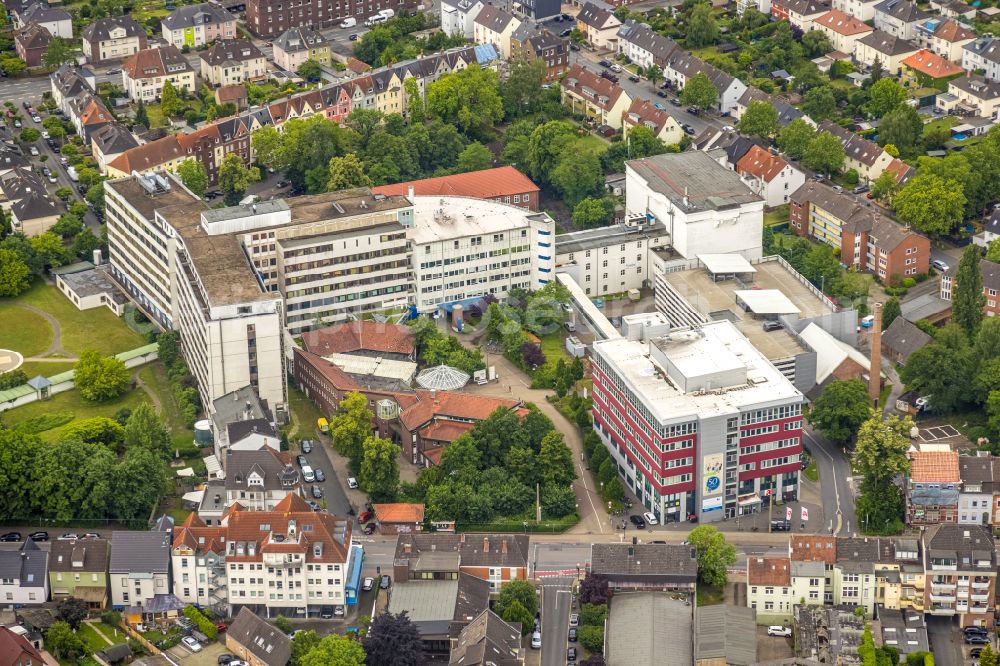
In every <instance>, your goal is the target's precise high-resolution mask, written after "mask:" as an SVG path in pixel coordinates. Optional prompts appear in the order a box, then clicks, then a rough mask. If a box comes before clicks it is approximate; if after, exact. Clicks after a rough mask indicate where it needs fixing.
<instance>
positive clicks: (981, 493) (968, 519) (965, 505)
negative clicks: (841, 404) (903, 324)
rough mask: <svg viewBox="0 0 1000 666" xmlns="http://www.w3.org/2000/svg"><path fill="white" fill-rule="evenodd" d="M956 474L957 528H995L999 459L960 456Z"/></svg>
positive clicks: (981, 455) (999, 493)
mask: <svg viewBox="0 0 1000 666" xmlns="http://www.w3.org/2000/svg"><path fill="white" fill-rule="evenodd" d="M898 319H902V317H898ZM893 323H894V324H895V323H896V322H895V321H894V322H893ZM958 474H959V477H960V478H961V481H962V483H961V486H960V490H959V494H958V524H959V525H994V524H996V520H995V514H996V513H997V509H998V508H1000V501H996V500H995V499H994V498H995V497H998V496H1000V458H997V457H995V456H991V455H990V454H989V453H988V452H986V451H978V452H977V455H974V456H959V457H958Z"/></svg>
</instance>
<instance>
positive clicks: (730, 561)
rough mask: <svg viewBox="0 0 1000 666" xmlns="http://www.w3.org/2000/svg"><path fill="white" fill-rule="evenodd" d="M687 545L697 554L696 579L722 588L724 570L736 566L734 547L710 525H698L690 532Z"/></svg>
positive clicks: (724, 575)
mask: <svg viewBox="0 0 1000 666" xmlns="http://www.w3.org/2000/svg"><path fill="white" fill-rule="evenodd" d="M688 543H690V544H691V545H692V546H694V547H695V550H696V551H697V553H698V578H700V579H701V581H702V582H703V583H705V584H707V585H712V586H714V587H724V586H725V585H726V581H727V577H726V568H727V567H731V566H732V565H734V564H736V547H735V546H733V545H732V544H730V543H727V542H726V537H725V535H724V534H722V532H720V531H719V530H718V529H716V528H715V527H713V526H712V525H699V526H698V527H696V528H694V529H693V530H691V533H690V534H689V535H688Z"/></svg>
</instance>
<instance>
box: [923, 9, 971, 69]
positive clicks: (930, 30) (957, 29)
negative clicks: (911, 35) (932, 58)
mask: <svg viewBox="0 0 1000 666" xmlns="http://www.w3.org/2000/svg"><path fill="white" fill-rule="evenodd" d="M915 32H916V42H917V44H918V45H919V46H920V47H921V48H925V49H927V50H929V51H932V52H934V53H936V54H938V55H939V56H941V57H942V58H944V59H945V60H950V61H952V62H961V61H962V56H963V54H964V52H965V50H964V47H965V46H966V45H967V44H969V43H970V42H972V41H973V40H975V38H976V33H975V31H973V30H972V28H970V27H968V26H967V25H965V24H963V23H960V22H958V21H956V20H955V19H942V18H939V17H935V18H931V19H927V20H926V21H922V22H920V23H918V24H917V26H916V29H915Z"/></svg>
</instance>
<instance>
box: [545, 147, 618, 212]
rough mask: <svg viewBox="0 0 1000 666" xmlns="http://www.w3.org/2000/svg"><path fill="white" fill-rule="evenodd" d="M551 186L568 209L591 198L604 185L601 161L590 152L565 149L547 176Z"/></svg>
mask: <svg viewBox="0 0 1000 666" xmlns="http://www.w3.org/2000/svg"><path fill="white" fill-rule="evenodd" d="M549 181H550V182H551V184H552V186H553V187H555V188H556V190H558V191H559V194H561V195H562V198H563V201H565V202H566V205H567V206H569V207H570V208H572V207H574V206H576V204H578V203H579V202H580V201H582V200H584V199H586V198H587V197H593V196H594V195H596V194H598V193H599V192H600V191H601V188H602V187H603V185H604V173H603V172H602V171H601V161H600V159H599V158H598V157H597V155H595V154H594V153H593V152H592V151H585V152H583V153H578V152H576V151H574V150H572V149H565V150H563V152H562V155H560V157H559V162H558V163H557V164H556V168H555V169H553V170H552V172H551V173H550V174H549Z"/></svg>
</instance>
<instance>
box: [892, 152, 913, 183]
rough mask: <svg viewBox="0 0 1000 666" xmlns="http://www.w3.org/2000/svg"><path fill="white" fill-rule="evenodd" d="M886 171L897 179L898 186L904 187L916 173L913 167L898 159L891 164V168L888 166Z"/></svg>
mask: <svg viewBox="0 0 1000 666" xmlns="http://www.w3.org/2000/svg"><path fill="white" fill-rule="evenodd" d="M885 170H886V171H888V172H889V173H891V174H892V175H894V176H895V177H896V184H897V185H902V184H903V183H905V182H906V181H907V180H909V179H910V176H912V175H913V173H914V171H915V169H914V168H913V167H911V166H910V165H909V164H907V163H906V162H904V161H903V160H901V159H899V158H898V157H897V158H895V159H894V160H892V161H891V162H889V166H887V167H886V168H885Z"/></svg>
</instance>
